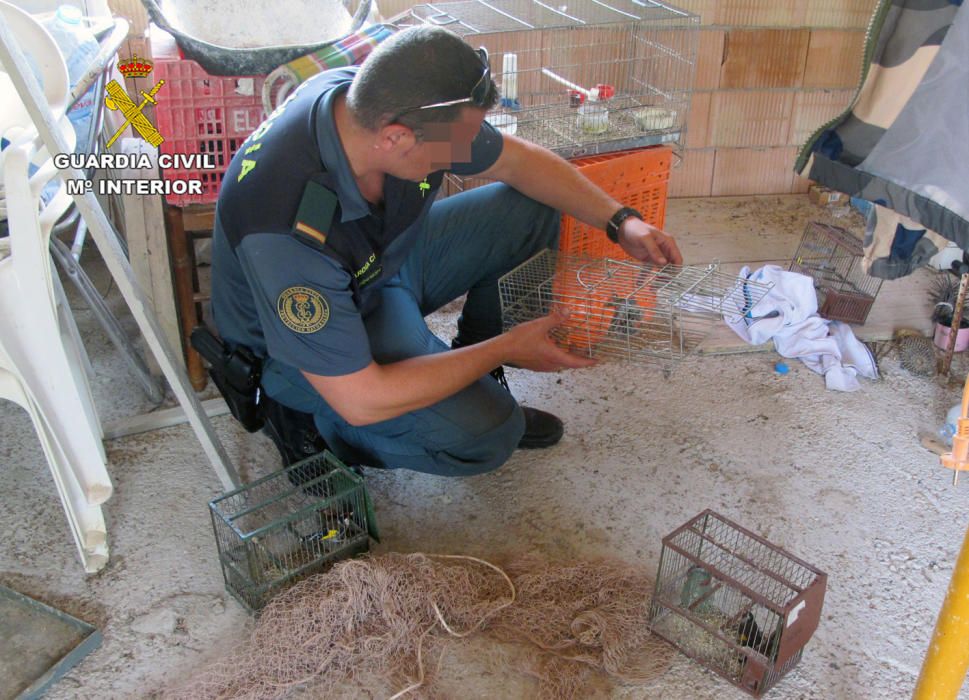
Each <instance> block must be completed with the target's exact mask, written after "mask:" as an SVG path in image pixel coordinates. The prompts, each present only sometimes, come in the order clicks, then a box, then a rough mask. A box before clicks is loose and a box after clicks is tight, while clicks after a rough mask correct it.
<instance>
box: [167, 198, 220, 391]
mask: <svg viewBox="0 0 969 700" xmlns="http://www.w3.org/2000/svg"><path fill="white" fill-rule="evenodd" d="M214 226H215V204H190V205H188V206H186V207H173V206H169V205H165V228H166V231H167V233H168V247H169V251H170V255H171V260H172V277H173V279H174V281H175V305H176V307H177V309H178V324H179V329H180V331H181V338H182V351H183V353H184V355H185V367H186V369H187V370H188V378H189V381H191V383H192V388H193V389H195V390H196V391H202V389H204V388H205V385H206V384H207V383H208V375H207V374H206V372H205V366H204V365H203V364H202V358H201V356H200V355H199V354H198V353H197V352H195V349H194V348H193V347H192V345H191V343H190V342H189V338H190V337H191V335H192V329H193V328H195V327H196V326H198V325H201V323H202V302H205V301H208V300H209V298H210V297H211V294H210V292H209V291H208V290H205V291H203V290H202V289H200V287H199V276H198V268H197V264H196V260H195V240H196V239H198V238H211V237H212V229H213V228H214Z"/></svg>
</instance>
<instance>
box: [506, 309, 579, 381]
mask: <svg viewBox="0 0 969 700" xmlns="http://www.w3.org/2000/svg"><path fill="white" fill-rule="evenodd" d="M568 320H569V312H568V311H567V310H562V309H561V308H556V310H554V311H553V312H552V313H551V314H549V315H548V316H545V317H543V318H538V319H535V320H534V321H528V322H526V323H522V324H520V325H518V326H515V327H514V328H512V329H511V330H510V331H508V332H507V333H506V334H505V335H506V336H508V340H509V343H508V344H509V346H510V347H509V351H508V358H507V360H506V361H505V364H508V365H512V366H514V367H521V368H523V369H530V370H532V371H534V372H557V371H559V370H562V369H577V368H580V367H592V366H593V365H595V364H596V363H597V361H596V360H595V359H593V358H591V357H581V356H579V355H573V354H572V353H570V352H567V351H565V350H563V349H562V348H560V347H559V346H557V345H556V344H555V341H554V340H552V338H551V336H550V335H549V334H550V333H551V332H552V330H553V329H554V328H555V327H556V326H560V325H562V324H563V323H565V322H566V321H568Z"/></svg>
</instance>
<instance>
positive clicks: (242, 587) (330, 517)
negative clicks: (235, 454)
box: [209, 451, 376, 611]
mask: <svg viewBox="0 0 969 700" xmlns="http://www.w3.org/2000/svg"><path fill="white" fill-rule="evenodd" d="M209 510H210V512H211V515H212V526H213V528H214V530H215V539H216V543H217V545H218V550H219V561H220V563H221V564H222V573H223V576H224V578H225V584H226V588H227V589H228V591H229V592H230V593H231V594H232V595H233V596H235V598H236V599H237V600H239V602H241V603H242V604H243V605H244V606H245V607H246V608H248V609H249V610H250V611H255V610H258V609H259V608H261V607H262V606H263V605H265V603H266V602H267V601H268V600H269V598H271V597H272V596H273V595H275V594H276V593H278V592H279V591H280V590H282V589H283V588H284V587H286V586H288V585H290V584H292V583H294V582H295V581H297V580H299V579H300V578H303V577H304V576H307V575H309V574H312V573H316V572H318V571H320V570H322V569H323V568H324V567H326V566H327V565H329V564H332V563H334V562H335V561H337V560H340V559H345V558H347V557H350V556H353V555H355V554H359V553H361V552H365V551H367V550H368V549H369V546H370V539H369V538H370V534H371V533H376V529H375V528H376V523H375V520H374V515H373V508H372V506H371V504H370V499H369V496H368V494H367V491H366V487H365V485H364V483H363V479H362V478H361V477H359V476H357V475H356V474H354V473H353V472H351V471H350V470H349V469H347V468H346V467H345V466H344V465H343V464H342V463H341V462H340V461H339V460H338V459H337V458H336V457H335V456H334V455H333V454H331V453H330V452H328V451H325V452H322V453H320V454H319V455H315V456H313V457H310V458H309V459H306V460H303V461H301V462H297V463H296V464H293V465H292V466H290V467H287V468H286V469H281V470H279V471H277V472H274V473H273V474H270V475H269V476H267V477H265V478H262V479H259V480H257V481H254V482H253V483H251V484H247V485H246V486H243V487H242V488H240V489H237V490H235V491H232V492H230V493H227V494H225V495H223V496H221V497H219V498H217V499H215V500H213V501H212V502H211V503H210V504H209Z"/></svg>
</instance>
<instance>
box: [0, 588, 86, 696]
mask: <svg viewBox="0 0 969 700" xmlns="http://www.w3.org/2000/svg"><path fill="white" fill-rule="evenodd" d="M100 645H101V632H100V631H99V630H98V629H97V628H95V627H92V626H91V625H89V624H88V623H86V622H83V621H82V620H78V619H77V618H76V617H72V616H70V615H68V614H67V613H64V612H61V611H60V610H56V609H54V608H52V607H50V606H49V605H45V604H44V603H41V602H39V601H36V600H34V599H33V598H29V597H27V596H25V595H23V594H22V593H17V591H14V590H11V589H9V588H7V587H6V586H0V679H2V680H0V700H8V699H9V698H17V700H34V698H40V697H42V696H43V695H44V693H45V692H46V691H47V689H48V688H50V686H51V685H53V684H54V683H56V682H57V681H58V680H59V679H60V678H62V677H63V676H64V675H65V674H66V673H67V672H68V671H70V670H71V669H72V668H74V666H76V665H77V664H78V663H79V662H80V661H81V659H83V658H84V657H85V656H87V655H88V654H90V653H91V652H92V651H94V650H95V649H97V648H98V647H99V646H100Z"/></svg>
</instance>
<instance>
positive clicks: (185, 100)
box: [154, 57, 266, 206]
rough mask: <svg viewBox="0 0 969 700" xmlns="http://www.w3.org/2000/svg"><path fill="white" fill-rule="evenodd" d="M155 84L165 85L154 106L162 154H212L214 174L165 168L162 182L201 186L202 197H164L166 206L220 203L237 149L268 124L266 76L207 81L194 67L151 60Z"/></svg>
mask: <svg viewBox="0 0 969 700" xmlns="http://www.w3.org/2000/svg"><path fill="white" fill-rule="evenodd" d="M154 78H155V79H156V80H164V81H165V85H164V88H163V89H162V91H160V92H159V94H158V96H157V99H158V104H157V105H155V117H156V119H157V126H158V130H159V131H160V132H161V135H162V136H163V137H164V138H165V140H164V142H162V144H161V147H160V148H159V152H160V153H170V154H183V153H184V154H195V153H205V154H211V155H212V160H213V161H214V163H215V167H214V168H212V169H196V168H192V169H183V168H168V169H166V170H164V171H163V177H164V178H165V179H166V180H199V181H201V183H202V194H200V195H193V194H183V195H177V194H168V195H166V197H165V199H166V200H167V201H168V203H169V204H172V205H175V206H185V205H186V204H210V203H212V202H215V201H216V200H217V199H218V197H219V187H220V186H221V184H222V178H223V177H224V176H225V170H226V168H227V167H228V166H229V161H230V160H232V156H233V155H235V152H236V151H237V150H239V146H241V145H242V142H243V141H245V140H246V137H248V136H249V134H251V133H252V132H253V131H255V129H256V127H258V126H259V124H260V123H261V122H262V121H263V119H265V118H266V113H265V111H264V110H263V108H262V84H263V82H264V80H265V76H262V75H250V76H218V75H209V74H208V73H206V72H205V71H204V70H202V67H201V66H199V64H197V63H196V62H195V61H190V60H186V59H176V58H167V57H166V58H157V57H156V59H155V71H154Z"/></svg>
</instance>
